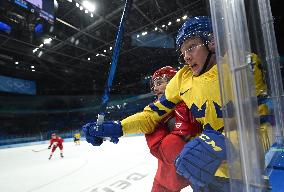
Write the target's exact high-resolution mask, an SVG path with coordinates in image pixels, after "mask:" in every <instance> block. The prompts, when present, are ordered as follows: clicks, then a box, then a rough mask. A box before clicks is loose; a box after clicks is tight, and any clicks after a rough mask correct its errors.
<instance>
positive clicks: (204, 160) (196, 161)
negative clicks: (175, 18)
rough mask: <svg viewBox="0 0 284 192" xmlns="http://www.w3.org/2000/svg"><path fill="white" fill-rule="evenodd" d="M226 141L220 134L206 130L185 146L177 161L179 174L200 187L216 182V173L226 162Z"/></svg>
mask: <svg viewBox="0 0 284 192" xmlns="http://www.w3.org/2000/svg"><path fill="white" fill-rule="evenodd" d="M225 141H226V138H225V136H224V135H222V134H221V133H220V132H218V131H214V130H205V131H204V132H203V133H202V134H201V135H200V136H199V137H197V138H195V139H193V140H192V141H190V142H188V143H187V144H186V145H185V146H184V148H183V150H182V151H181V153H180V154H179V156H178V157H177V159H176V160H175V166H176V170H177V173H178V174H180V175H182V176H184V177H185V178H187V179H189V180H190V181H191V183H192V184H193V185H195V186H199V187H204V186H206V185H209V184H211V183H214V182H216V181H215V179H216V178H215V176H214V175H215V172H216V170H217V169H218V168H219V166H220V165H221V163H222V162H224V160H226V147H225ZM230 148H231V147H230Z"/></svg>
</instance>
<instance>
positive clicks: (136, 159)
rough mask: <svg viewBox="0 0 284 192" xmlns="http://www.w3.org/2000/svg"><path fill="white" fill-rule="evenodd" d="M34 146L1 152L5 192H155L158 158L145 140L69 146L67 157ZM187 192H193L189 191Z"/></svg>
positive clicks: (1, 183) (0, 181)
mask: <svg viewBox="0 0 284 192" xmlns="http://www.w3.org/2000/svg"><path fill="white" fill-rule="evenodd" d="M45 147H46V148H47V147H48V144H45V145H33V146H25V147H18V148H9V149H0V162H1V163H0V170H1V171H0V173H1V174H0V191H1V192H52V191H53V192H57V191H60V192H101V191H104V192H150V191H151V187H152V182H153V178H154V175H155V172H156V169H157V159H155V158H154V157H153V156H152V155H151V154H150V153H149V150H148V148H147V145H146V141H145V137H144V136H135V137H124V138H121V139H120V141H119V143H118V144H113V143H110V142H108V141H107V142H105V143H104V144H103V145H102V146H100V147H93V146H92V145H90V144H88V143H86V142H85V141H82V142H81V145H80V146H75V144H74V143H73V142H65V143H64V158H63V159H61V158H60V154H59V150H58V149H57V150H56V151H55V153H54V155H53V157H52V159H51V160H48V157H49V153H50V150H44V151H41V152H33V151H32V150H39V149H43V148H45ZM182 191H192V190H191V188H190V187H188V188H187V189H183V190H182Z"/></svg>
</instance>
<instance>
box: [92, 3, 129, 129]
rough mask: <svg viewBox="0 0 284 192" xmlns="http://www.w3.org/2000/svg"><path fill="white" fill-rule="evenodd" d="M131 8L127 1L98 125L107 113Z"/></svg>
mask: <svg viewBox="0 0 284 192" xmlns="http://www.w3.org/2000/svg"><path fill="white" fill-rule="evenodd" d="M131 6H132V0H126V1H125V5H124V9H123V13H122V16H121V19H120V23H119V27H118V32H117V35H116V40H115V46H114V49H113V54H112V61H111V66H110V70H109V75H108V80H107V84H106V86H105V89H104V94H103V96H102V104H101V107H100V113H99V114H98V119H97V125H100V124H102V123H103V121H104V116H105V111H106V107H107V104H108V101H109V94H110V90H111V86H112V82H113V78H114V74H115V70H116V66H117V60H118V56H119V51H120V48H121V43H122V38H123V33H124V23H125V20H126V18H127V15H128V12H129V10H130V9H131Z"/></svg>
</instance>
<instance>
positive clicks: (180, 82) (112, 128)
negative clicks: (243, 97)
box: [83, 16, 230, 192]
mask: <svg viewBox="0 0 284 192" xmlns="http://www.w3.org/2000/svg"><path fill="white" fill-rule="evenodd" d="M176 45H177V49H178V50H179V51H180V53H181V54H180V57H179V59H180V61H181V62H182V63H183V64H184V66H183V68H182V69H180V70H179V71H178V72H177V74H176V75H175V76H174V77H173V78H172V79H171V81H170V82H169V83H168V85H167V88H166V91H165V95H163V96H162V97H161V98H160V99H159V100H158V101H157V102H155V103H151V104H149V105H148V106H146V107H145V108H144V110H143V111H142V112H140V113H136V114H134V115H132V116H129V117H127V118H125V119H123V120H122V121H121V122H119V121H106V122H104V123H103V124H102V125H97V124H96V122H92V123H87V124H86V125H84V126H83V131H84V132H85V135H86V139H87V141H88V142H89V143H91V144H92V145H94V146H99V145H101V144H102V143H103V137H110V138H112V140H113V141H116V142H117V141H118V138H119V137H120V136H123V135H127V134H132V133H151V132H153V130H154V129H155V127H156V126H157V124H158V123H159V122H160V121H161V120H162V119H163V118H164V117H165V116H167V115H168V114H169V113H171V112H172V111H173V110H174V108H175V105H176V104H178V103H179V102H181V101H183V102H185V103H186V105H187V106H188V108H189V109H190V110H191V112H192V114H193V116H194V117H195V118H196V120H197V121H199V122H200V123H201V124H202V125H203V132H202V134H201V136H200V137H198V138H195V139H193V140H191V141H190V142H188V143H187V144H186V145H185V147H184V149H183V150H182V152H181V154H180V155H179V157H178V158H177V160H176V168H177V172H178V173H179V174H180V175H182V176H184V177H185V178H187V179H189V180H190V182H191V183H192V186H193V188H194V191H202V190H209V191H224V192H225V191H229V186H228V183H229V181H228V179H227V178H228V173H227V168H226V166H227V165H226V163H225V162H226V148H225V140H226V138H225V137H224V135H223V134H222V133H223V129H224V122H223V116H222V105H221V97H220V88H219V79H218V70H217V65H216V63H217V61H216V56H215V44H214V38H213V30H212V23H211V19H210V18H209V17H206V16H199V17H192V18H189V19H188V20H187V21H186V22H185V23H184V24H183V25H182V27H181V28H180V30H179V31H178V35H177V38H176ZM229 104H230V103H229V102H228V106H229ZM228 143H230V142H228Z"/></svg>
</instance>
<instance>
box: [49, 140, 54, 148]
mask: <svg viewBox="0 0 284 192" xmlns="http://www.w3.org/2000/svg"><path fill="white" fill-rule="evenodd" d="M53 142H54V141H53V139H50V141H49V146H48V149H50V148H51V146H52V144H53Z"/></svg>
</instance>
